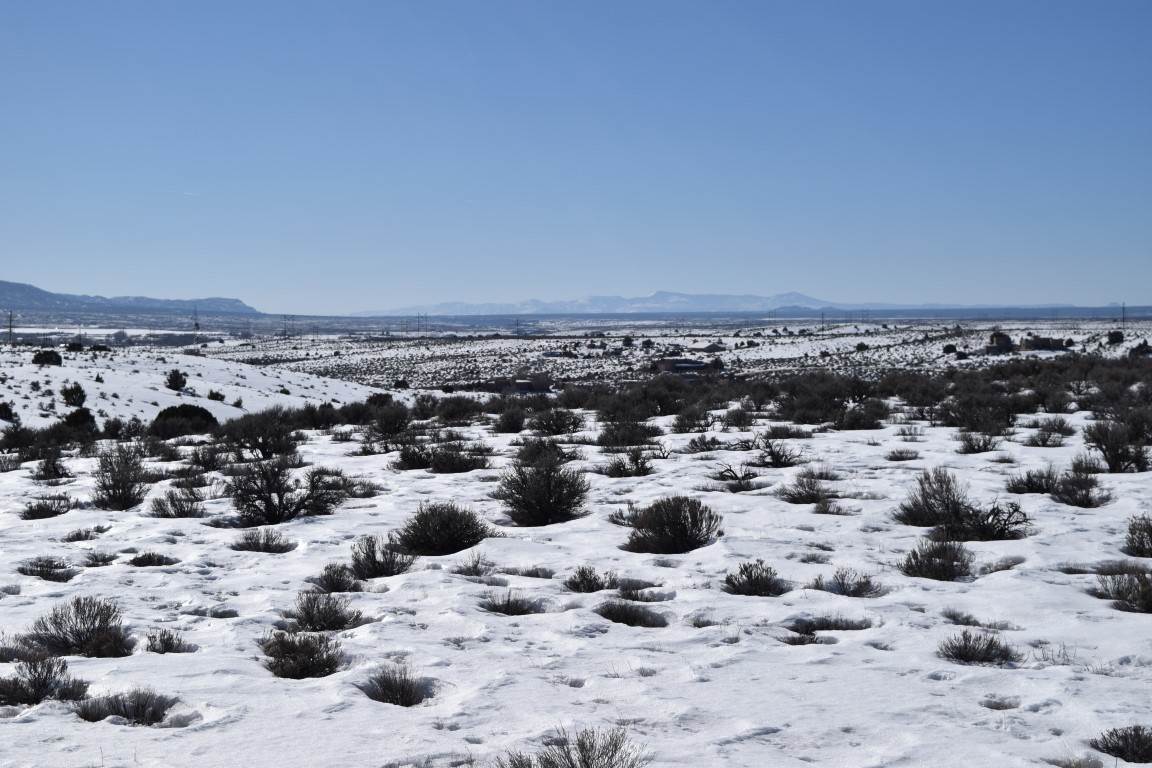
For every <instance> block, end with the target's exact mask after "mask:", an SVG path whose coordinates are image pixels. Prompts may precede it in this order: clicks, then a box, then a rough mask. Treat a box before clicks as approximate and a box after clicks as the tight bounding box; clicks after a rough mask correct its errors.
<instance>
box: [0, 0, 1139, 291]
mask: <svg viewBox="0 0 1152 768" xmlns="http://www.w3.org/2000/svg"><path fill="white" fill-rule="evenodd" d="M0 279H7V280H16V281H21V282H31V283H35V284H38V285H40V286H42V287H45V288H48V289H52V290H60V291H68V292H86V293H103V294H110V293H133V294H143V295H156V296H163V297H173V298H185V297H194V296H202V295H234V296H238V297H240V298H243V299H245V300H247V301H249V302H250V303H252V304H254V305H256V306H257V307H259V308H261V309H265V310H268V311H284V312H300V313H304V312H325V313H327V312H333V313H335V312H351V311H357V310H371V309H381V308H387V307H392V306H397V305H406V304H411V303H416V302H431V301H441V300H467V301H485V300H490V301H504V300H515V299H522V298H529V297H536V298H544V299H560V298H577V297H580V296H583V295H587V294H625V295H635V294H645V293H649V292H651V291H653V290H661V289H662V290H680V291H692V292H725V293H763V294H770V293H777V292H782V291H790V290H796V291H802V292H805V293H809V294H812V295H814V296H817V297H820V298H825V299H829V300H834V301H835V300H839V301H865V300H871V301H896V302H920V301H936V302H963V303H981V302H983V303H988V302H1015V303H1022V302H1029V303H1030V302H1048V301H1060V302H1074V303H1080V304H1099V303H1106V302H1110V301H1121V300H1126V301H1128V302H1129V303H1152V2H1150V1H1149V0H1080V1H1078V2H1064V1H1062V0H1034V1H1029V0H990V1H982V0H962V1H961V2H946V1H945V0H938V1H934V0H868V1H867V2H862V1H859V0H843V1H842V2H823V1H821V0H791V1H790V2H777V1H775V0H744V1H742V2H734V1H730V0H698V1H697V2H690V3H689V2H677V1H676V0H591V1H589V0H580V1H579V2H575V1H572V2H559V1H555V2H552V1H549V0H525V1H523V2H518V1H513V0H483V1H481V0H466V1H462V2H446V1H444V2H442V1H439V0H411V1H409V2H390V1H388V0H366V1H364V2H355V1H352V0H339V1H338V2H293V1H292V0H276V1H275V2H257V1H255V0H243V1H242V2H232V1H228V2H221V1H217V0H197V1H196V2H178V3H177V2H153V1H152V0H138V1H137V2H117V1H115V0H101V1H100V2H90V1H89V0H72V1H61V2H39V1H38V0H0Z"/></svg>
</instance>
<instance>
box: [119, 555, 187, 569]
mask: <svg viewBox="0 0 1152 768" xmlns="http://www.w3.org/2000/svg"><path fill="white" fill-rule="evenodd" d="M178 562H180V561H179V560H177V559H176V558H174V557H168V556H167V555H162V554H160V553H159V552H141V553H140V554H138V555H136V556H135V557H133V558H132V559H131V560H129V561H128V564H129V565H134V566H136V567H137V568H154V567H157V566H163V565H176V563H178Z"/></svg>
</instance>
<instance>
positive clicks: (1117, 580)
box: [1094, 569, 1152, 613]
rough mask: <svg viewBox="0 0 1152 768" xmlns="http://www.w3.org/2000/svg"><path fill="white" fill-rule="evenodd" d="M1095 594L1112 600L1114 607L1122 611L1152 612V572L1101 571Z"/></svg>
mask: <svg viewBox="0 0 1152 768" xmlns="http://www.w3.org/2000/svg"><path fill="white" fill-rule="evenodd" d="M1094 594H1095V595H1096V596H1097V597H1100V598H1103V599H1105V600H1111V601H1112V607H1113V608H1116V609H1117V610H1120V611H1128V612H1129V613H1152V573H1150V572H1148V571H1146V570H1138V569H1130V570H1128V571H1127V572H1120V573H1101V574H1100V575H1099V576H1097V577H1096V590H1095V592H1094Z"/></svg>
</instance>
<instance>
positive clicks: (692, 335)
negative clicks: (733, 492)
mask: <svg viewBox="0 0 1152 768" xmlns="http://www.w3.org/2000/svg"><path fill="white" fill-rule="evenodd" d="M1116 327H1117V324H1116V323H1113V322H1106V321H1075V322H1073V321H1030V322H1007V323H991V322H988V323H980V322H965V323H964V324H963V326H962V327H958V326H957V325H955V324H948V323H942V322H935V323H928V322H916V323H897V324H880V323H859V324H851V325H844V324H837V325H829V326H820V325H819V324H818V323H811V322H800V323H798V324H797V323H791V324H789V323H778V324H775V325H771V326H750V327H746V328H741V329H736V330H734V329H733V328H731V327H720V326H716V327H709V326H697V327H679V328H677V327H672V326H668V325H665V326H652V325H648V324H643V323H638V324H636V325H617V326H613V327H612V328H609V329H608V330H604V329H603V328H600V327H599V326H597V325H595V324H593V323H585V324H576V323H573V324H570V325H567V326H559V327H556V328H555V329H553V331H552V332H550V333H548V334H542V335H538V336H532V337H526V338H525V337H516V338H509V337H493V336H491V335H483V336H476V337H462V336H456V335H453V334H429V335H427V336H424V337H421V338H412V337H410V336H401V335H397V336H393V337H391V338H380V337H337V336H310V337H296V338H288V339H284V338H265V339H256V340H252V341H244V342H238V343H229V344H223V345H212V346H211V347H209V348H208V349H207V350H206V353H207V354H209V355H212V356H214V357H219V358H221V359H226V360H234V361H238V362H247V363H253V364H256V365H261V366H271V367H274V368H278V369H281V370H290V371H298V372H305V373H313V374H319V375H323V376H332V377H336V378H340V379H345V380H348V381H357V382H360V383H363V384H369V385H373V386H380V387H390V386H392V385H393V384H394V383H395V382H396V381H398V380H403V381H407V382H408V383H409V384H411V385H412V386H414V387H438V386H441V385H444V384H470V383H475V382H478V381H486V380H490V379H496V378H514V377H521V376H526V375H529V374H534V373H540V374H547V375H548V376H550V377H552V378H553V379H554V380H556V381H588V380H605V379H607V380H619V379H622V378H635V377H640V376H646V375H649V373H650V372H651V368H652V365H653V364H654V363H655V361H657V360H659V359H661V358H665V357H676V358H688V359H695V360H699V361H702V362H710V361H712V360H714V359H717V358H718V359H720V360H721V361H722V362H723V363H724V366H725V370H726V371H727V372H729V373H735V374H746V375H754V374H757V373H764V372H772V371H792V370H802V369H806V368H823V369H829V370H838V371H860V370H880V369H885V368H889V369H891V368H900V369H910V368H915V369H921V370H938V369H941V368H946V367H973V366H982V365H987V364H989V363H991V362H996V361H999V360H1003V359H1004V358H1003V356H985V355H984V354H983V352H984V347H985V345H986V344H987V343H988V339H989V335H990V334H991V333H992V331H993V330H996V329H1000V330H1003V331H1004V332H1005V333H1008V334H1009V335H1010V336H1011V337H1012V339H1013V341H1015V342H1017V343H1019V342H1020V341H1021V340H1022V339H1024V338H1025V337H1026V335H1027V334H1029V333H1031V334H1034V335H1036V336H1050V337H1056V338H1060V339H1071V340H1072V346H1071V347H1070V348H1069V349H1071V350H1073V351H1077V352H1083V351H1087V352H1093V353H1099V354H1104V355H1107V356H1119V355H1123V354H1126V353H1127V351H1128V350H1129V349H1130V348H1131V347H1132V346H1134V345H1136V344H1138V343H1139V342H1140V341H1141V340H1143V339H1147V338H1149V337H1152V322H1149V321H1137V322H1129V323H1128V325H1127V327H1126V329H1125V337H1126V339H1125V341H1124V342H1123V343H1121V344H1117V345H1107V344H1106V343H1105V337H1106V335H1107V333H1108V332H1109V331H1112V330H1114V329H1115V328H1116ZM592 334H606V335H603V336H599V335H592ZM626 337H628V338H629V339H630V340H631V344H630V345H626V344H625V338H626ZM948 344H952V345H955V347H956V348H957V349H958V350H960V351H963V352H968V353H969V354H970V357H968V358H967V359H965V360H958V359H956V357H955V356H954V355H952V354H946V353H945V352H944V347H945V346H946V345H948ZM713 345H715V346H713ZM861 345H862V346H861ZM1018 354H1028V355H1033V356H1036V357H1050V356H1052V355H1054V354H1059V353H1053V352H1020V353H1018Z"/></svg>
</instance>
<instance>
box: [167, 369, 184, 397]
mask: <svg viewBox="0 0 1152 768" xmlns="http://www.w3.org/2000/svg"><path fill="white" fill-rule="evenodd" d="M187 385H188V377H187V376H185V375H184V373H183V372H182V371H181V370H180V369H179V368H173V369H172V370H170V371H168V375H167V376H166V377H165V378H164V386H165V387H167V388H168V389H171V390H175V391H176V392H179V391H180V390H182V389H184V387H186V386H187Z"/></svg>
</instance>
